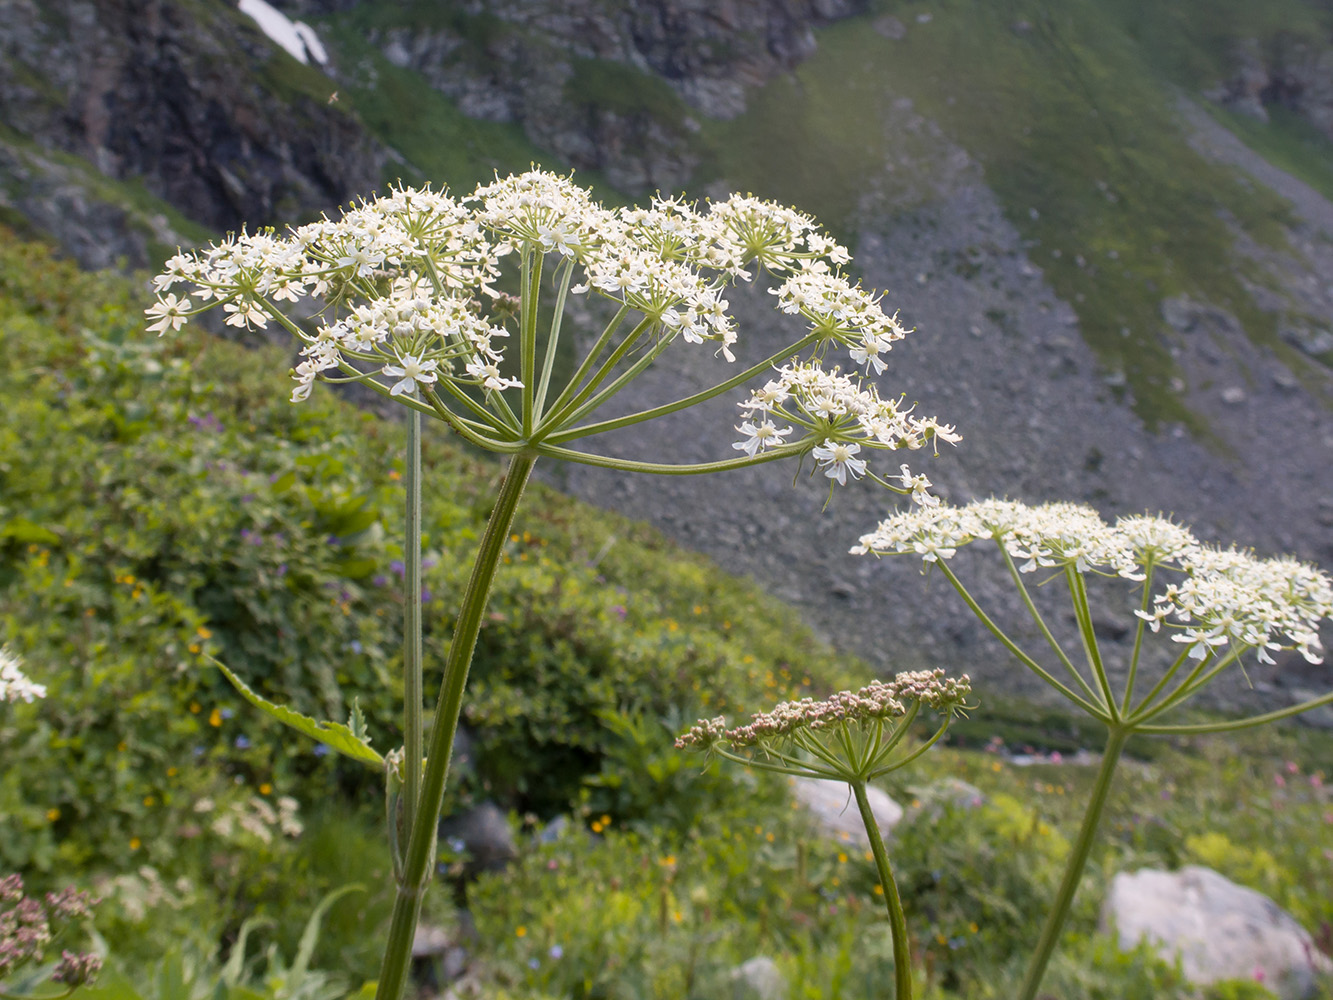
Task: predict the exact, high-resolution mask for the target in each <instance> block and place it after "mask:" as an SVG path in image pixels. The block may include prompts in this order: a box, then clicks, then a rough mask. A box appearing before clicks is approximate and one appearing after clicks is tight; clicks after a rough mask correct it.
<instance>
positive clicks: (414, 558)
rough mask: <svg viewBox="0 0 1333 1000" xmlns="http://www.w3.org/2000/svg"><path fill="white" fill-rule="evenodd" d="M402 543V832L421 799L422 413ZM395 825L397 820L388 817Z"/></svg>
mask: <svg viewBox="0 0 1333 1000" xmlns="http://www.w3.org/2000/svg"><path fill="white" fill-rule="evenodd" d="M404 530H405V532H406V538H405V539H404V543H403V597H404V600H403V771H404V774H403V791H404V795H403V829H405V830H410V829H412V824H413V823H414V822H416V817H417V802H418V801H419V800H420V798H421V747H422V737H421V414H420V413H418V412H417V411H416V410H408V412H407V517H406V524H405V526H404ZM389 821H390V822H394V821H395V820H394V817H392V816H391V817H389Z"/></svg>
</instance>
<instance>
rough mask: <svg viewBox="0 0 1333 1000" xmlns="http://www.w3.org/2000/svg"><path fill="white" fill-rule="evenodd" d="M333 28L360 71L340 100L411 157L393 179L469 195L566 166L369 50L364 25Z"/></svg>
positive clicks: (394, 169) (512, 128) (396, 167)
mask: <svg viewBox="0 0 1333 1000" xmlns="http://www.w3.org/2000/svg"><path fill="white" fill-rule="evenodd" d="M328 28H329V31H330V33H331V35H332V38H333V40H334V42H335V44H336V45H337V47H338V51H339V52H340V53H341V54H342V58H343V59H345V60H346V61H347V63H348V64H349V65H355V67H356V69H355V71H354V73H353V79H352V82H350V83H349V84H348V85H347V86H345V87H342V88H341V89H340V91H339V101H340V103H342V102H346V104H347V106H348V107H349V108H350V109H351V110H353V111H354V112H355V113H356V114H357V115H359V116H360V118H361V120H362V121H363V122H364V123H365V124H366V127H367V128H369V129H370V131H372V132H373V133H374V134H375V135H377V136H378V137H379V138H380V139H381V140H382V141H383V142H384V143H386V144H387V145H389V146H391V147H393V148H394V149H395V150H397V151H398V152H399V153H401V154H402V155H403V157H405V158H406V161H407V162H406V163H405V164H396V163H390V164H389V166H388V168H387V176H386V177H385V180H388V181H395V180H399V179H402V180H405V181H407V182H409V183H421V182H423V181H426V180H430V181H432V182H434V183H436V184H445V183H447V184H448V185H449V187H450V188H451V189H452V190H454V191H458V192H466V191H470V190H471V189H472V188H473V187H474V186H476V185H477V184H479V183H483V182H485V181H489V180H491V179H492V178H493V177H494V174H495V172H496V171H499V172H501V173H508V172H510V171H516V170H526V169H527V168H528V166H529V165H530V164H532V163H535V162H544V163H545V165H546V166H547V167H548V168H549V169H553V170H560V169H565V168H566V165H565V164H562V163H560V162H559V161H558V160H556V159H555V158H553V157H551V156H549V155H545V154H543V152H542V151H541V150H539V149H538V148H537V147H536V146H534V145H533V144H532V143H531V142H529V141H528V139H527V138H526V137H525V136H524V135H523V130H522V128H521V127H520V126H518V125H516V124H513V123H497V122H486V121H479V120H477V119H474V118H468V117H467V116H466V115H464V114H463V113H462V112H461V111H459V110H458V107H457V106H456V105H455V104H454V102H453V101H451V100H450V99H449V98H447V97H445V96H444V95H443V94H441V93H440V92H439V91H437V90H434V89H433V88H432V87H431V86H430V85H429V84H428V83H427V82H426V80H425V78H424V77H422V75H421V74H420V73H417V72H416V71H414V70H411V69H406V68H403V67H399V66H395V65H393V64H392V63H390V62H389V61H388V60H387V59H385V58H384V57H383V56H382V55H381V54H380V53H379V52H378V51H377V50H375V49H373V48H372V47H371V46H369V45H367V44H366V42H365V40H364V37H363V36H362V35H360V34H359V29H358V25H357V23H356V22H348V23H344V22H341V21H337V22H331V23H330V24H329V25H328Z"/></svg>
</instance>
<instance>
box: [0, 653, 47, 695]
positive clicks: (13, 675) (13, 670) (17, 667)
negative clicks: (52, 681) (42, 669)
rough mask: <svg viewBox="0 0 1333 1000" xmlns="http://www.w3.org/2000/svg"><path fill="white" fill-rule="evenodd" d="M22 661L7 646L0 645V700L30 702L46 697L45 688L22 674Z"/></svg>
mask: <svg viewBox="0 0 1333 1000" xmlns="http://www.w3.org/2000/svg"><path fill="white" fill-rule="evenodd" d="M22 666H23V663H22V662H21V661H20V660H19V658H18V657H17V656H15V655H14V654H13V653H11V652H10V651H9V649H8V648H7V647H4V646H0V702H3V701H18V700H19V699H22V700H23V701H26V702H32V701H33V700H34V699H37V698H45V697H46V688H45V686H43V685H41V684H34V683H33V682H32V681H30V680H28V678H27V677H25V676H24V675H23V671H22V669H21V667H22Z"/></svg>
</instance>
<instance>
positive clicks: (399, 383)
mask: <svg viewBox="0 0 1333 1000" xmlns="http://www.w3.org/2000/svg"><path fill="white" fill-rule="evenodd" d="M546 255H552V256H553V257H554V258H556V260H557V264H558V267H564V268H569V269H573V268H578V269H579V270H578V272H577V274H578V275H579V278H578V280H577V281H576V282H575V283H574V284H573V285H572V287H570V291H572V292H574V293H580V294H597V295H600V296H603V297H605V298H608V299H611V300H613V301H615V302H618V303H621V304H622V305H623V306H625V307H627V308H629V309H633V310H637V311H638V312H640V313H642V314H643V317H644V320H645V324H640V327H636V329H644V330H647V331H649V332H651V333H652V335H653V336H654V337H656V338H659V339H660V338H661V337H663V336H666V337H674V336H677V335H678V336H679V337H680V338H681V339H683V340H685V341H688V342H691V343H704V342H712V343H714V344H716V345H717V350H718V353H719V354H721V355H723V356H724V357H725V358H726V359H727V360H728V361H732V360H734V355H733V352H732V346H733V345H734V344H735V342H736V336H737V335H736V330H735V325H734V322H733V320H732V318H731V317H730V315H729V314H728V308H729V304H728V302H727V299H726V297H725V291H726V289H727V287H728V286H729V285H730V284H732V283H733V282H735V281H738V280H749V279H750V277H751V272H750V271H749V270H747V268H748V267H753V266H755V265H757V266H758V267H760V268H762V269H764V270H767V271H769V272H771V273H773V274H775V275H776V276H777V277H778V279H779V281H780V283H779V285H778V287H775V288H774V289H772V292H773V294H774V295H775V296H776V299H777V307H778V308H779V309H780V310H781V311H783V312H785V313H789V314H793V315H795V314H799V315H801V316H803V317H805V318H806V319H808V320H809V323H810V325H809V328H808V330H807V332H806V335H805V337H804V338H803V340H802V343H803V344H805V345H809V346H812V347H813V354H814V356H815V357H822V356H823V355H824V353H825V352H826V351H827V350H828V348H830V347H837V348H840V349H845V350H847V351H848V353H849V356H850V357H851V359H852V362H853V363H854V364H855V365H856V366H858V367H862V368H864V370H865V372H866V373H871V372H873V373H874V374H880V373H882V372H883V371H884V370H885V363H884V360H883V356H884V355H885V354H886V353H887V352H888V351H889V349H890V348H891V346H892V344H893V343H894V342H896V341H897V340H900V339H902V338H903V337H904V336H905V335H906V331H905V330H904V329H903V328H902V327H901V326H900V325H899V324H898V322H897V320H896V318H894V317H892V316H888V315H886V314H885V313H884V312H883V310H882V309H881V308H880V304H879V300H878V298H877V297H876V296H875V295H873V294H871V293H869V292H866V291H865V290H863V289H861V288H860V287H859V286H856V285H853V284H852V283H851V282H849V281H848V279H847V278H846V277H845V276H844V275H843V274H842V273H841V268H842V267H843V266H844V265H845V264H846V263H847V262H848V261H849V260H850V256H849V254H848V253H847V250H846V249H845V248H843V247H841V246H839V245H838V244H837V243H836V242H834V241H833V240H832V239H830V238H829V237H828V236H826V235H824V234H823V233H821V232H820V231H819V227H818V225H817V224H816V222H815V221H814V220H813V219H812V218H810V217H809V216H805V215H802V214H801V213H799V212H797V211H795V210H793V209H790V208H786V207H783V206H780V205H776V204H773V203H771V202H765V201H761V200H759V199H757V198H753V197H750V196H741V195H733V196H731V197H730V198H728V199H726V200H725V201H720V202H716V203H712V204H709V205H707V206H705V207H700V206H696V205H695V204H692V203H689V202H686V201H683V200H680V199H676V198H660V197H659V198H657V199H655V200H654V201H653V202H652V203H651V205H649V206H648V207H635V208H622V209H616V210H611V209H607V208H605V207H603V206H602V205H600V204H598V203H597V202H595V201H594V200H593V198H592V196H591V195H590V193H589V192H588V191H587V190H586V189H584V188H582V187H579V186H578V185H576V184H575V183H574V182H573V181H572V180H571V179H570V178H568V177H561V176H558V175H555V174H551V173H547V172H544V171H540V170H532V171H529V172H527V173H524V174H520V175H516V176H510V177H505V178H497V179H496V181H495V182H494V183H491V184H486V185H482V186H480V187H478V188H477V189H476V191H475V192H474V193H473V194H471V195H469V196H468V197H465V198H461V199H455V198H453V197H452V196H450V195H448V194H447V193H444V192H438V191H431V190H429V189H411V188H399V189H396V190H391V191H390V192H389V193H388V194H387V195H385V196H384V197H380V198H376V199H373V200H371V201H367V202H365V203H362V204H359V205H355V206H352V207H349V208H348V209H347V210H346V211H345V212H344V213H343V214H342V215H341V217H339V218H337V219H327V218H326V219H323V220H321V221H319V222H315V223H311V224H309V225H305V226H301V227H299V228H296V229H293V230H291V231H290V232H289V234H288V235H287V236H285V237H284V236H279V235H277V234H276V233H274V232H273V231H264V232H259V233H246V232H242V233H241V234H240V235H237V236H231V237H229V238H228V239H226V240H224V241H222V242H221V243H218V244H216V245H214V246H211V247H209V248H207V249H206V250H202V251H199V252H195V253H181V254H178V255H176V256H175V257H173V258H172V259H171V260H169V261H168V262H167V266H166V270H165V271H164V273H162V274H161V275H159V276H158V277H157V278H156V279H155V281H154V283H155V285H156V289H157V292H158V296H159V298H158V301H157V302H156V303H155V304H154V305H152V306H150V307H149V309H148V310H147V313H148V316H149V318H150V320H151V323H150V325H149V329H150V330H153V331H155V332H157V333H159V334H162V333H166V332H167V331H174V330H179V329H180V328H181V327H182V326H183V325H184V324H185V323H186V322H187V321H188V320H189V319H190V317H192V316H194V315H195V314H197V313H199V312H201V311H203V310H205V309H211V308H216V307H218V306H221V307H222V309H223V311H225V312H226V314H227V319H226V322H227V323H228V324H231V325H233V326H238V327H246V328H249V327H252V326H257V327H265V326H267V324H268V323H269V322H270V321H276V322H278V323H279V324H281V325H282V326H284V327H286V328H287V329H288V330H289V331H290V332H292V333H293V334H294V335H296V336H297V337H299V338H300V339H301V340H302V341H303V342H304V348H303V350H302V355H303V360H302V361H301V362H300V364H299V365H298V366H297V367H296V369H295V372H294V376H295V379H296V387H295V388H294V390H293V392H292V399H293V401H300V400H303V399H305V398H307V396H308V395H309V394H310V391H311V387H312V386H313V384H314V382H315V381H317V380H321V379H323V380H343V381H347V380H365V381H371V382H372V383H373V384H374V385H375V386H376V387H377V388H378V389H379V390H380V391H382V392H386V393H389V394H392V395H397V396H406V397H409V398H412V397H419V398H421V399H422V400H425V401H428V402H430V403H431V405H433V406H434V408H435V409H437V410H439V409H441V407H442V405H443V404H442V403H441V401H440V400H441V396H444V397H446V398H447V397H448V396H450V395H452V396H453V398H454V400H455V401H459V402H461V403H462V405H463V406H464V407H465V408H471V409H472V411H473V413H474V414H476V415H477V416H479V417H480V418H481V420H482V421H483V424H486V423H490V424H492V425H495V422H494V421H488V420H487V418H486V417H485V416H483V415H482V414H480V413H479V412H478V411H477V410H476V409H475V407H471V406H470V404H469V401H468V400H467V399H465V398H464V397H462V396H461V395H460V393H459V391H458V390H456V389H455V386H471V387H480V388H482V389H484V390H486V391H487V392H502V391H504V390H506V389H512V388H520V389H523V390H524V391H525V392H530V391H532V387H525V386H522V384H521V382H520V380H519V379H518V378H516V377H514V376H515V375H516V374H517V373H518V371H519V370H523V371H533V370H534V369H533V367H532V363H531V359H524V361H523V364H522V365H517V366H516V365H513V364H509V365H506V364H505V356H504V351H503V349H502V346H501V345H502V344H503V338H505V337H506V336H507V335H508V334H509V332H510V330H509V329H507V328H506V324H507V323H511V322H512V320H513V314H514V313H513V309H512V306H513V303H514V300H513V299H512V298H511V297H510V296H507V295H504V294H502V293H500V292H498V291H497V290H496V289H495V288H494V285H495V283H496V281H497V280H498V279H499V277H500V274H501V271H500V262H501V260H502V259H505V258H506V257H508V259H514V258H520V259H521V261H522V262H524V266H525V267H526V266H528V262H531V261H532V260H534V259H543V258H544V257H545V256H546ZM525 273H526V272H525ZM558 273H560V274H563V275H564V277H565V279H566V280H568V279H570V278H572V277H573V272H572V271H569V270H567V271H558ZM181 287H185V288H188V289H189V294H188V295H186V296H183V297H178V295H177V291H178V290H179V289H180V288H181ZM310 296H313V297H317V298H320V299H322V300H323V301H324V302H326V303H327V305H328V308H327V309H326V311H325V314H324V315H325V317H326V319H325V321H324V323H323V324H322V325H320V326H319V328H318V329H317V331H316V332H314V333H310V332H308V331H307V330H305V329H303V328H302V327H301V326H300V325H298V324H297V323H295V322H293V321H292V320H291V319H290V318H288V317H287V316H286V315H285V314H284V312H283V309H284V308H286V306H287V304H289V303H295V302H297V301H298V300H300V299H302V298H305V297H310ZM519 308H520V309H525V308H527V304H526V303H519ZM523 349H525V350H526V349H527V346H526V345H524V347H523ZM441 389H448V390H449V392H448V393H445V392H438V393H437V390H441ZM788 399H790V400H791V405H790V407H789V408H786V409H784V408H783V406H782V404H783V403H784V402H785V401H787V400H788ZM742 408H743V410H744V412H745V414H746V417H747V419H746V421H745V423H744V424H743V426H742V427H741V428H739V429H740V430H741V431H742V433H743V434H744V435H745V440H743V441H741V442H739V443H737V444H736V446H735V447H736V448H737V449H738V450H741V451H744V452H745V453H746V454H747V455H748V456H750V457H752V458H753V457H757V456H758V455H759V454H760V453H761V452H762V451H764V450H765V449H768V448H771V447H774V446H777V445H779V444H783V443H786V442H784V437H785V435H786V434H788V433H790V431H789V430H788V431H782V430H779V428H778V425H777V424H776V423H774V420H775V419H781V420H788V419H790V420H791V421H793V422H794V423H796V424H799V425H800V426H802V428H803V429H804V433H803V435H802V437H801V438H800V443H801V445H802V447H801V449H799V450H801V451H802V452H804V451H813V452H814V453H815V458H816V459H817V461H818V462H819V463H820V466H821V468H823V469H824V471H825V473H826V475H828V477H829V478H830V479H831V480H834V481H836V482H838V483H845V482H846V481H847V479H848V477H849V476H850V477H851V478H857V477H859V476H860V475H862V474H864V473H865V471H866V468H865V462H864V459H860V458H857V457H856V456H857V453H858V452H860V450H861V448H862V447H864V446H869V447H875V448H899V447H908V448H919V447H921V446H922V445H923V444H924V443H925V442H926V441H928V440H931V439H935V440H945V441H956V440H958V436H957V435H956V434H955V433H954V432H953V428H951V427H949V426H947V425H942V424H938V423H936V422H934V421H933V420H922V419H918V418H915V417H911V416H910V415H909V414H910V409H911V408H910V407H904V406H903V405H902V402H901V400H899V401H892V400H882V399H880V398H879V395H878V392H877V390H876V388H875V386H874V385H873V384H871V383H863V382H862V380H861V379H860V378H849V377H847V376H844V375H840V374H839V373H838V372H837V370H836V369H835V370H834V371H832V372H826V371H824V370H823V369H821V368H820V366H819V365H818V364H817V363H816V362H814V361H807V362H802V363H798V362H793V364H791V365H789V366H788V367H786V368H783V369H781V370H780V371H779V373H778V378H777V380H776V381H775V382H773V383H770V386H769V388H767V389H765V390H761V392H760V393H757V394H756V395H755V397H754V398H752V399H751V400H749V401H748V402H746V403H744V404H742ZM499 409H501V410H503V409H504V407H499ZM571 409H572V408H571ZM499 423H501V424H503V423H505V421H504V420H503V419H502V420H500V421H499ZM509 424H510V425H512V421H509ZM473 426H474V427H478V426H481V425H476V424H474V425H473ZM501 436H502V437H503V434H502V435H501ZM904 477H905V478H904V484H905V487H906V489H905V490H904V492H913V493H914V495H916V496H917V497H918V499H922V500H924V499H926V498H927V497H928V494H927V493H926V492H925V486H928V485H929V484H928V482H927V481H925V480H924V477H912V476H910V474H908V473H906V472H905V473H904ZM880 481H881V482H883V480H882V479H881V480H880ZM923 482H924V483H925V486H923V485H922V483H923ZM885 485H888V484H887V483H885ZM893 488H896V487H893Z"/></svg>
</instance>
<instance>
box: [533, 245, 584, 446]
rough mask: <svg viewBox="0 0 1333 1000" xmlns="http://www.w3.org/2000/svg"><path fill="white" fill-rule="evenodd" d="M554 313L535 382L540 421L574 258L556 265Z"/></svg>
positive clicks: (563, 314) (537, 416)
mask: <svg viewBox="0 0 1333 1000" xmlns="http://www.w3.org/2000/svg"><path fill="white" fill-rule="evenodd" d="M555 273H556V293H555V315H554V316H553V317H552V318H551V332H550V334H549V335H548V336H547V338H546V348H545V352H546V353H545V357H543V358H542V377H541V381H540V382H539V383H537V395H536V398H534V399H533V402H532V408H533V411H534V413H536V419H537V422H538V423H540V422H541V419H542V416H543V412H542V411H543V409H544V408H545V406H546V392H547V390H548V389H549V388H550V386H551V372H552V371H554V370H555V358H556V353H557V351H558V349H559V347H560V326H561V324H562V323H563V322H564V318H565V298H566V297H567V296H568V295H569V282H570V279H571V278H572V277H573V275H574V258H573V257H569V258H567V259H566V260H564V261H562V262H561V263H560V264H559V266H557V267H556V271H555Z"/></svg>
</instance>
